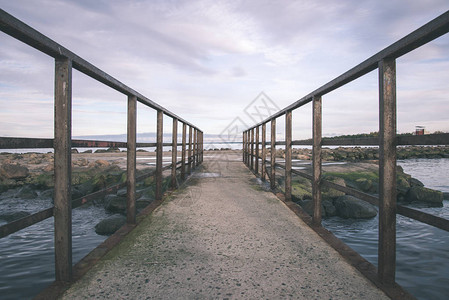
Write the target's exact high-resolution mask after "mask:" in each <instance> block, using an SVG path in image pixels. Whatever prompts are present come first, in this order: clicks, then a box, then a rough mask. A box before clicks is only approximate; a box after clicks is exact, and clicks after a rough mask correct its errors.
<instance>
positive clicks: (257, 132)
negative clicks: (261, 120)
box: [254, 126, 259, 175]
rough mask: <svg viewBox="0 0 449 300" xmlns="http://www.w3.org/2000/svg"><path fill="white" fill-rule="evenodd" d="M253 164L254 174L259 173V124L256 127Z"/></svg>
mask: <svg viewBox="0 0 449 300" xmlns="http://www.w3.org/2000/svg"><path fill="white" fill-rule="evenodd" d="M254 151H255V155H256V157H255V162H254V164H255V166H254V172H255V173H256V175H257V174H258V173H259V126H257V127H256V145H255V150H254Z"/></svg>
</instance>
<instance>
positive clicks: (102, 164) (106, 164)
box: [89, 159, 111, 168]
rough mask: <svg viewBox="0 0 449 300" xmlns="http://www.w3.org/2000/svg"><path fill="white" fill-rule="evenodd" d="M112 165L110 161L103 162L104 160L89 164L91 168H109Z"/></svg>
mask: <svg viewBox="0 0 449 300" xmlns="http://www.w3.org/2000/svg"><path fill="white" fill-rule="evenodd" d="M110 165H111V164H110V163H109V162H108V161H106V160H103V159H98V160H96V161H95V162H91V163H90V164H89V167H90V168H107V167H109V166H110Z"/></svg>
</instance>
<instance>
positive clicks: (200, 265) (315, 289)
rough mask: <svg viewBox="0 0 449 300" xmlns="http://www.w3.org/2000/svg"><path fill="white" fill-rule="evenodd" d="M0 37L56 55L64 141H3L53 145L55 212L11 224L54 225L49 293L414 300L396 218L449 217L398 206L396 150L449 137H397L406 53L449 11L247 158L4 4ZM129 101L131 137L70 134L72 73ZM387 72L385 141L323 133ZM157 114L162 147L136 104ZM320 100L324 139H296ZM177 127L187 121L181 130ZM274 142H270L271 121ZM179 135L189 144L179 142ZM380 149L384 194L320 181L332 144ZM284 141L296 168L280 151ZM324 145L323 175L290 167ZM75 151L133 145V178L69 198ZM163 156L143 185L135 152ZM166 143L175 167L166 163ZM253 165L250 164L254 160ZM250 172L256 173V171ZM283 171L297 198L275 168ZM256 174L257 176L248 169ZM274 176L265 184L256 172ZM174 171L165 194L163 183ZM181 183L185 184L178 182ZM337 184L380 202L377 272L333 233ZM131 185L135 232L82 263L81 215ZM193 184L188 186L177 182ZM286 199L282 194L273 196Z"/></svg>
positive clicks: (448, 25) (440, 26)
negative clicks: (308, 191) (77, 219)
mask: <svg viewBox="0 0 449 300" xmlns="http://www.w3.org/2000/svg"><path fill="white" fill-rule="evenodd" d="M0 29H1V30H2V31H3V32H5V33H6V34H8V35H10V36H11V37H13V38H16V39H18V40H20V41H22V42H24V43H26V44H27V45H29V46H31V47H34V48H36V49H37V50H39V51H41V52H43V53H45V54H47V55H49V56H51V57H53V58H54V59H55V73H54V75H55V102H54V103H55V106H54V107H55V127H54V133H55V134H54V139H38V138H0V148H2V149H11V148H53V149H54V158H55V162H54V178H55V194H54V207H52V208H50V209H47V210H44V211H41V212H37V213H35V214H33V215H30V216H28V217H25V218H22V219H20V220H17V221H14V222H11V223H8V224H6V225H3V226H1V227H0V237H5V236H7V235H9V234H11V233H14V232H17V231H19V230H22V229H24V228H26V227H28V226H31V225H32V224H35V223H37V222H40V221H42V220H45V219H47V218H50V217H54V220H55V221H54V236H55V268H56V269H55V275H56V278H55V283H54V284H52V285H51V286H50V287H49V288H47V289H46V290H44V291H43V292H42V293H41V294H39V295H38V296H37V297H38V298H42V299H49V298H56V297H60V296H61V295H62V294H63V296H62V297H63V298H64V299H72V298H92V297H97V298H129V299H140V298H147V297H148V298H167V299H173V298H223V299H225V298H251V299H253V298H271V299H273V298H281V297H283V298H300V299H309V298H335V299H382V298H388V297H390V298H394V299H400V298H413V297H412V296H411V295H409V294H408V293H407V292H405V291H404V290H402V288H401V287H400V286H398V285H397V284H396V283H395V260H396V249H395V246H396V241H395V233H396V227H395V223H396V214H397V213H399V214H402V215H404V216H407V217H409V218H412V219H415V220H418V221H421V222H424V223H427V224H430V225H432V226H435V227H437V228H440V229H443V230H446V231H448V230H449V221H448V220H445V219H442V218H439V217H436V216H433V215H430V214H426V213H423V212H420V211H417V210H414V209H411V208H407V207H403V206H400V205H396V180H395V178H396V173H395V172H396V146H397V145H411V144H419V145H423V144H424V145H442V144H444V145H447V144H449V137H448V135H447V134H441V135H432V136H410V137H401V138H399V137H396V74H395V73H396V71H395V68H396V59H397V58H398V57H401V56H403V55H405V54H407V53H408V52H410V51H412V50H413V49H415V48H418V47H420V46H422V45H424V44H426V43H428V42H430V41H432V40H434V39H436V38H437V37H439V36H442V35H444V34H446V33H447V32H448V31H449V12H446V13H444V14H443V15H441V16H440V17H438V18H436V19H434V20H432V21H431V22H429V23H428V24H426V25H424V26H423V27H421V28H419V29H417V30H416V31H414V32H412V33H411V34H409V35H407V36H406V37H404V38H403V39H401V40H399V41H398V42H396V43H394V44H392V45H391V46H389V47H387V48H385V49H384V50H382V51H380V52H379V53H377V54H375V55H374V56H372V57H370V58H368V59H367V60H365V61H364V62H362V63H361V64H359V65H357V66H356V67H354V68H352V69H351V70H349V71H347V72H346V73H344V74H342V75H341V76H339V77H337V78H335V79H334V80H332V81H331V82H329V83H327V84H325V85H323V86H322V87H320V88H318V89H316V90H315V91H313V92H311V93H310V94H308V95H306V96H305V97H303V98H301V99H300V100H298V101H296V102H294V103H293V104H291V105H290V106H288V107H286V108H285V109H283V110H281V111H279V112H277V113H275V114H274V115H272V116H271V117H269V118H268V119H266V120H264V121H262V122H261V123H259V124H256V125H255V126H253V127H251V128H249V129H245V130H244V131H243V143H242V148H243V151H240V152H233V153H227V154H226V155H222V156H219V157H216V156H215V157H208V155H207V153H205V152H204V151H203V131H202V130H200V129H199V128H198V127H196V126H195V125H193V124H191V123H189V122H188V121H186V120H184V119H182V118H180V117H179V116H177V115H176V114H174V113H172V112H170V111H168V110H167V109H165V108H164V107H162V106H160V105H158V104H157V103H155V102H153V101H152V100H150V99H148V98H146V97H145V96H143V95H141V94H139V93H138V92H136V91H135V90H133V89H132V88H130V87H128V86H126V85H124V84H123V83H121V82H120V81H118V80H117V79H115V78H113V77H112V76H110V75H108V74H106V73H105V72H103V71H102V70H100V69H98V68H97V67H95V66H94V65H92V64H91V63H89V62H87V61H85V60H84V59H82V58H81V57H79V56H77V55H76V54H75V53H73V52H71V51H70V50H68V49H66V48H64V47H63V46H61V45H60V44H58V43H56V42H54V41H53V40H51V39H49V38H48V37H46V36H45V35H43V34H41V33H39V32H37V31H36V30H34V29H33V28H31V27H29V26H27V25H26V24H25V23H23V22H21V21H19V20H17V19H16V18H14V17H13V16H11V15H9V14H8V13H6V12H5V11H3V10H0ZM73 68H74V69H76V70H78V71H80V72H82V73H84V74H85V75H87V76H89V77H91V78H92V79H94V80H97V81H99V82H101V83H103V84H105V85H107V86H109V87H111V88H112V89H115V90H116V91H118V92H120V93H122V94H123V95H124V97H125V96H126V98H127V101H128V123H127V125H128V135H127V142H126V143H119V142H109V141H104V142H99V141H80V140H73V139H72V138H71V129H72V123H71V109H72V99H71V97H72V69H73ZM376 69H377V70H378V71H379V128H380V130H379V131H380V137H379V138H378V139H363V140H332V141H330V140H325V139H322V138H321V122H322V121H321V119H322V115H321V106H322V97H323V96H324V95H326V94H327V93H330V92H332V91H333V90H335V89H337V88H339V87H341V86H343V85H345V84H347V83H349V82H351V81H353V80H355V79H357V78H359V77H361V76H363V75H365V74H367V73H368V72H371V71H373V70H376ZM137 102H140V103H142V104H144V105H145V106H147V107H150V108H152V109H154V110H156V111H157V119H156V124H157V138H156V141H155V142H154V143H145V144H141V143H136V103H137ZM309 102H312V103H313V139H312V140H308V141H292V111H293V110H295V109H298V108H300V107H302V106H303V105H305V104H307V103H309ZM164 115H165V117H169V118H171V119H172V120H173V126H172V132H171V134H172V142H171V143H163V139H162V137H163V133H164V130H163V118H164ZM284 116H285V126H286V128H285V140H284V141H276V119H277V118H280V117H284ZM178 123H179V124H178ZM267 124H269V125H270V128H271V130H270V132H271V139H270V141H267V130H266V125H267ZM178 127H181V132H180V136H181V140H180V141H178ZM337 144H338V145H378V146H379V149H380V160H379V173H380V182H379V187H380V195H379V197H374V196H372V195H367V194H364V193H362V192H360V191H358V190H355V189H351V188H347V187H342V186H339V185H337V184H335V183H332V182H328V181H325V180H322V172H321V163H322V162H321V146H323V145H337ZM267 145H268V146H269V147H270V148H271V149H275V148H276V146H279V145H281V146H285V164H279V163H278V162H276V157H275V155H274V152H275V151H271V157H270V158H269V159H267ZM299 145H312V146H313V173H312V174H311V175H310V174H305V173H302V172H300V171H297V170H292V164H291V162H292V157H291V153H292V147H293V146H299ZM73 147H123V148H127V180H126V183H124V184H118V185H114V186H111V187H108V188H107V189H105V190H102V191H99V192H96V193H94V194H90V195H86V196H84V197H82V198H80V199H72V198H71V149H72V148H73ZM138 147H155V148H156V169H155V171H154V172H151V173H149V174H146V175H144V176H142V177H140V178H136V149H137V148H138ZM163 147H171V149H172V151H171V155H172V161H171V164H170V165H169V166H166V167H164V166H163V164H162V159H163ZM242 161H243V163H242ZM245 165H246V166H247V167H248V168H246V166H245ZM279 168H282V169H284V170H285V173H284V177H285V187H284V190H285V194H279V193H277V190H276V180H275V178H276V176H278V175H276V172H275V170H276V169H278V170H279ZM250 171H252V172H250ZM254 174H255V175H256V176H259V177H260V178H261V179H262V180H269V181H270V183H271V188H272V190H271V191H267V190H264V189H263V188H262V187H261V186H259V185H257V183H256V182H255V177H254ZM292 174H297V175H300V176H303V177H306V178H308V179H310V180H311V181H312V186H313V201H314V213H313V216H312V218H310V217H309V216H307V215H306V214H305V213H304V212H303V211H302V210H301V209H300V208H299V206H296V205H295V204H294V203H293V202H291V186H292V185H291V182H292ZM149 176H154V177H155V181H156V186H155V195H156V196H155V198H156V200H155V201H154V202H153V203H152V204H150V205H149V206H148V207H147V208H146V209H144V210H143V211H142V212H141V214H140V215H139V216H136V182H137V181H138V180H141V179H143V178H145V177H149ZM164 176H165V177H167V176H170V177H171V183H172V186H171V188H172V189H171V191H167V192H166V193H165V194H164V192H163V189H162V180H163V178H164ZM178 180H180V182H181V184H180V185H179V184H178V183H179V181H178ZM325 185H326V186H328V187H331V188H334V189H337V190H340V191H343V192H345V193H347V194H351V195H354V196H356V197H358V198H360V199H363V200H365V201H368V202H370V203H373V204H376V205H378V206H379V252H378V268H376V267H374V266H373V265H372V264H370V263H369V262H367V261H366V260H365V259H363V258H362V257H360V255H358V254H357V253H355V252H354V251H353V250H351V249H350V248H349V247H348V246H346V245H345V244H343V243H342V242H341V241H339V240H338V239H337V238H335V237H334V236H333V235H332V233H330V232H328V231H327V230H325V229H324V228H323V227H321V187H322V186H325ZM124 186H126V187H127V224H126V225H125V226H124V227H122V228H121V229H120V230H119V231H117V232H116V233H115V234H114V235H112V236H111V237H110V238H109V239H108V240H106V241H105V242H104V243H103V244H101V245H99V246H98V247H97V248H96V249H94V250H93V251H92V252H91V253H90V254H89V255H87V256H86V257H85V258H84V259H82V260H81V261H80V262H77V263H76V264H75V266H74V267H73V262H72V239H71V234H72V233H71V232H72V231H71V227H72V224H71V212H72V209H74V208H76V207H79V206H81V205H82V204H84V203H86V202H88V201H90V200H92V199H95V198H98V197H101V196H104V195H106V194H107V193H111V192H114V191H117V190H118V189H120V188H122V187H124ZM179 186H180V187H181V188H180V189H178V190H176V188H177V187H179ZM273 192H274V193H273Z"/></svg>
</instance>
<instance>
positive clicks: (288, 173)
mask: <svg viewBox="0 0 449 300" xmlns="http://www.w3.org/2000/svg"><path fill="white" fill-rule="evenodd" d="M291 200H292V111H291V110H289V111H287V112H286V113H285V201H291Z"/></svg>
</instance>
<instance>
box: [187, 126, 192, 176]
mask: <svg viewBox="0 0 449 300" xmlns="http://www.w3.org/2000/svg"><path fill="white" fill-rule="evenodd" d="M192 129H193V128H192V126H189V151H188V153H187V154H188V157H187V173H189V174H190V173H192V143H193V139H192V134H193V132H192Z"/></svg>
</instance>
